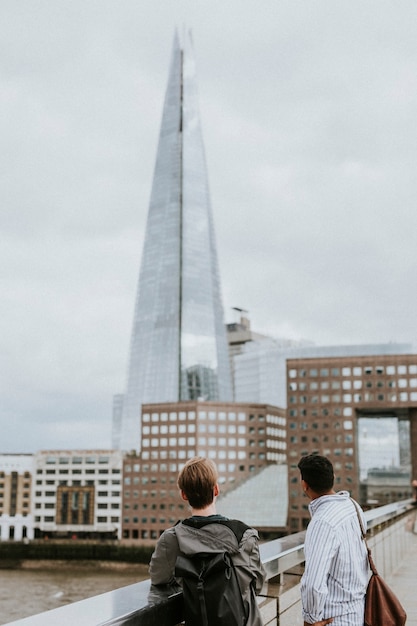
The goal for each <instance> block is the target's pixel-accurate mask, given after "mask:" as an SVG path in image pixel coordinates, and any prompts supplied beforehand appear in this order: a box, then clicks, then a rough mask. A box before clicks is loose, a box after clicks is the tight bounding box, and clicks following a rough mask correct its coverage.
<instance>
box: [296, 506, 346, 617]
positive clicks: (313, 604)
mask: <svg viewBox="0 0 417 626" xmlns="http://www.w3.org/2000/svg"><path fill="white" fill-rule="evenodd" d="M337 545H338V542H337V537H336V535H335V532H334V530H333V528H330V527H329V525H328V524H327V523H326V522H325V521H324V520H322V519H320V520H317V522H315V520H314V518H313V519H312V520H311V522H310V524H309V525H308V528H307V532H306V538H305V544H304V554H305V570H304V574H303V577H302V579H301V602H302V610H303V619H304V621H306V622H308V623H309V624H314V622H318V621H320V620H322V619H324V618H325V617H331V616H324V615H323V609H324V604H325V601H326V598H327V594H328V588H327V578H328V575H329V570H330V564H331V562H332V559H333V558H334V556H335V554H336V552H337Z"/></svg>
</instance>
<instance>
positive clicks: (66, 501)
mask: <svg viewBox="0 0 417 626" xmlns="http://www.w3.org/2000/svg"><path fill="white" fill-rule="evenodd" d="M122 468H123V455H122V453H121V452H120V451H118V450H42V451H40V452H37V453H36V454H35V455H34V476H33V482H34V489H33V511H34V522H33V525H34V529H35V536H36V537H45V536H48V537H61V538H66V537H67V538H71V537H77V538H113V539H116V538H118V537H119V536H120V528H121V524H120V515H121V510H120V509H121V489H122Z"/></svg>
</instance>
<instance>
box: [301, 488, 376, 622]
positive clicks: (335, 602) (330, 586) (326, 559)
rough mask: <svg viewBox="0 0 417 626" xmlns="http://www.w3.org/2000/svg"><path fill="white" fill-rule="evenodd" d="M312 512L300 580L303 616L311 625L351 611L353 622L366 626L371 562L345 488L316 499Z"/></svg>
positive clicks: (310, 508) (310, 507)
mask: <svg viewBox="0 0 417 626" xmlns="http://www.w3.org/2000/svg"><path fill="white" fill-rule="evenodd" d="M309 510H310V514H311V521H310V523H309V525H308V527H307V532H306V538H305V544H304V552H305V558H306V565H305V571H304V574H303V577H302V579H301V601H302V608H303V619H304V620H305V621H306V622H308V623H311V624H313V623H314V622H317V621H319V620H322V619H325V618H328V617H337V616H341V615H347V614H350V616H351V620H350V623H351V624H356V623H358V624H363V612H364V599H365V591H366V587H367V583H368V578H369V565H368V556H367V551H366V546H365V542H364V541H363V540H362V535H361V530H360V527H359V521H358V516H357V513H356V508H355V505H354V504H353V502H352V501H351V499H350V496H349V493H348V492H347V491H340V492H339V493H336V494H329V495H326V496H320V497H319V498H316V499H315V500H312V501H311V502H310V504H309ZM361 514H362V521H363V525H364V528H366V521H365V518H364V516H363V513H362V511H361ZM361 620H362V621H361ZM334 623H335V624H336V623H337V622H336V620H335V622H334ZM340 623H342V622H340Z"/></svg>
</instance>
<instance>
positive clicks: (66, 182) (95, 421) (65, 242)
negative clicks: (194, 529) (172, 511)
mask: <svg viewBox="0 0 417 626" xmlns="http://www.w3.org/2000/svg"><path fill="white" fill-rule="evenodd" d="M416 17H417V8H416V5H415V3H414V1H411V0H403V2H401V4H396V5H395V6H394V4H393V3H391V2H387V1H385V0H369V1H368V2H366V3H364V2H362V1H361V0H352V1H349V2H348V1H347V0H342V1H341V2H338V3H329V2H325V1H324V0H318V1H317V2H314V3H311V2H307V1H303V0H301V1H300V2H293V0H291V1H289V0H288V1H286V2H279V3H277V2H275V1H274V2H273V1H272V0H265V1H264V2H263V3H262V6H261V7H259V6H258V5H255V4H253V3H252V2H249V1H246V0H244V1H241V0H239V1H238V0H231V1H230V2H227V3H217V4H216V3H214V4H213V3H210V4H209V3H195V2H192V1H191V0H189V1H178V2H177V1H175V2H172V1H171V0H153V1H152V2H151V0H143V1H142V2H140V3H137V2H133V0H122V1H121V2H118V3H114V2H111V1H110V0H89V2H81V1H80V0H71V1H69V0H62V1H61V2H59V3H56V2H53V0H39V1H38V2H36V3H34V2H32V0H22V1H19V2H15V0H4V1H3V2H2V3H1V7H0V18H1V19H0V35H1V36H0V42H1V43H0V52H1V54H0V80H1V91H0V132H1V139H2V141H1V144H2V150H1V153H0V159H1V163H0V165H1V170H0V171H1V177H0V191H1V197H2V210H1V212H0V225H1V228H2V234H3V240H2V246H1V252H0V254H1V257H0V263H1V266H0V267H1V276H2V280H1V301H2V303H3V307H2V315H1V317H0V319H1V325H2V329H1V331H2V332H1V334H0V336H1V350H0V367H1V380H2V383H1V384H2V387H1V389H0V393H1V397H2V404H3V408H2V412H1V427H2V446H1V448H2V450H3V451H11V452H16V451H28V450H29V451H30V450H34V449H38V448H45V447H59V448H62V447H66V446H68V447H76V446H81V447H97V446H108V445H109V444H110V416H111V398H112V395H113V393H115V392H119V391H122V390H123V388H124V384H125V371H126V364H127V355H128V346H129V340H130V326H131V320H132V313H133V304H134V297H135V289H136V282H137V276H138V271H139V262H140V253H141V248H142V243H143V232H144V226H145V220H146V214H147V207H148V199H149V193H150V187H151V180H152V171H153V165H154V160H155V153H156V146H157V140H158V132H159V124H160V116H161V111H162V104H163V97H164V91H165V83H166V78H167V73H168V64H169V57H170V51H171V45H172V37H173V31H174V28H175V27H176V26H178V27H179V28H180V29H181V28H182V25H183V23H186V24H187V25H188V26H190V27H191V28H192V30H193V35H194V41H195V49H196V57H197V64H198V71H199V92H200V107H201V116H202V125H203V132H204V138H205V144H206V152H207V161H208V168H209V178H210V182H211V193H212V203H213V210H214V217H215V225H216V232H217V239H218V251H219V257H220V270H221V279H222V286H223V294H224V305H225V312H226V318H227V319H228V320H230V319H231V312H230V307H232V306H241V307H244V308H246V309H249V311H250V316H251V319H252V325H253V327H254V328H255V329H257V330H259V331H260V332H266V331H269V332H271V333H274V334H276V335H286V336H289V337H305V338H309V339H311V340H313V341H315V342H316V343H322V344H335V343H360V342H363V343H369V342H374V341H375V342H386V341H413V342H415V341H416V329H415V316H414V310H415V308H416V304H417V303H416V302H415V300H416V295H415V290H414V289H413V285H414V282H415V275H416V261H417V253H416V247H415V242H414V234H415V232H416V227H417V223H416V222H417V212H416V210H415V204H416V199H417V182H416V177H415V161H416V151H417V149H416V145H417V141H416V140H417V136H416V135H417V124H416V123H415V115H416V113H415V111H416V101H417V79H416V76H415V67H416V61H417V58H416V57H417V43H416V38H415V23H416Z"/></svg>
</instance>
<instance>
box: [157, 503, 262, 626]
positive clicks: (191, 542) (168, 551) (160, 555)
mask: <svg viewBox="0 0 417 626" xmlns="http://www.w3.org/2000/svg"><path fill="white" fill-rule="evenodd" d="M210 517H213V521H212V523H209V524H207V523H206V522H207V521H208V520H209V519H210ZM191 519H192V520H196V527H192V526H186V525H185V524H181V523H179V524H177V525H176V526H174V527H172V528H168V529H167V530H165V531H164V532H163V534H162V535H161V537H160V538H159V541H158V543H157V545H156V548H155V551H154V553H153V555H152V558H151V562H150V566H149V573H150V576H151V582H152V584H154V585H162V584H172V583H173V582H175V577H174V571H175V561H176V559H177V556H178V555H179V554H184V555H193V554H197V553H199V552H205V553H208V554H211V553H213V554H214V553H218V552H224V551H227V552H229V553H230V555H231V557H232V560H233V563H234V565H235V568H236V572H237V575H238V579H239V584H240V588H241V591H242V596H243V600H244V602H245V604H247V606H248V609H249V613H248V621H247V626H262V619H261V616H260V613H259V609H258V604H257V602H256V597H255V594H258V593H260V591H261V589H262V585H263V582H264V579H265V570H264V567H263V565H262V563H261V559H260V555H259V544H258V541H259V538H258V533H257V531H256V530H255V529H254V528H247V529H246V530H245V532H244V533H243V536H242V539H241V540H240V543H238V541H237V539H236V535H235V534H234V532H233V531H232V530H231V529H230V528H228V527H227V526H225V525H224V524H222V523H221V522H220V523H219V522H218V521H217V520H219V519H220V520H227V518H224V517H221V516H219V515H216V516H209V518H199V517H195V518H191ZM198 520H201V521H202V523H205V525H204V526H202V527H198ZM179 582H180V581H179Z"/></svg>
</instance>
